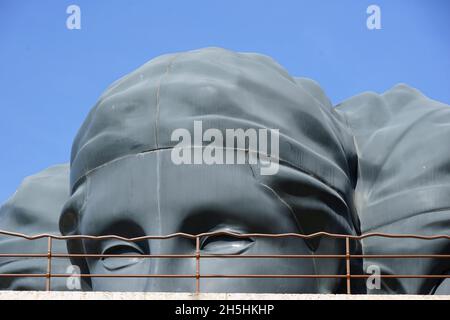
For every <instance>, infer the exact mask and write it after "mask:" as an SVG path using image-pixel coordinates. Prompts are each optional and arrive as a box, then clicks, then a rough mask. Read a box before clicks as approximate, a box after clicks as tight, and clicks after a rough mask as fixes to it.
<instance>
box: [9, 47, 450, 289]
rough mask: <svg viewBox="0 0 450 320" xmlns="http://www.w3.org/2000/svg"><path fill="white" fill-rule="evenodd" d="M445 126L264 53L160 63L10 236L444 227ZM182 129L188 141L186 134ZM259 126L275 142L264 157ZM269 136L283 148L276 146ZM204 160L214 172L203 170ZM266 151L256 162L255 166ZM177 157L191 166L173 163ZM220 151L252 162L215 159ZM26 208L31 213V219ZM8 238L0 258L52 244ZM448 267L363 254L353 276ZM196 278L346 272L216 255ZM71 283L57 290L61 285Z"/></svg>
mask: <svg viewBox="0 0 450 320" xmlns="http://www.w3.org/2000/svg"><path fill="white" fill-rule="evenodd" d="M198 124H201V125H200V130H198V129H199V127H198ZM196 125H197V127H196ZM449 128H450V108H449V106H447V105H444V104H442V103H439V102H436V101H433V100H430V99H428V98H426V97H424V96H423V95H421V94H420V93H419V92H418V91H417V90H414V89H411V88H409V87H407V86H404V85H400V86H396V87H395V88H393V89H392V90H390V91H388V92H386V93H385V94H383V95H378V94H374V93H365V94H362V95H359V96H356V97H353V98H351V99H349V100H347V101H345V102H344V103H342V104H341V105H339V106H337V108H333V107H332V105H331V103H330V101H329V99H328V98H327V97H326V95H325V93H324V92H323V91H322V89H321V88H320V86H319V85H318V84H317V83H315V82H314V81H312V80H309V79H305V78H292V77H291V76H289V74H288V73H287V72H286V71H285V70H284V69H283V68H282V67H280V66H279V65H278V64H277V63H276V62H274V61H273V60H272V59H270V58H268V57H266V56H262V55H258V54H251V53H235V52H231V51H227V50H223V49H219V48H207V49H202V50H196V51H190V52H185V53H178V54H170V55H164V56H161V57H158V58H156V59H153V60H151V61H150V62H148V63H147V64H145V65H143V66H142V67H140V68H138V69H137V70H135V71H134V72H132V73H131V74H129V75H127V76H125V77H124V78H122V79H120V80H119V81H117V82H115V83H114V84H113V85H112V86H111V87H109V88H108V89H107V90H106V92H105V93H104V94H103V95H102V96H101V97H100V99H99V101H98V103H97V104H96V105H95V107H94V108H93V109H92V110H91V112H90V113H89V115H88V117H87V119H86V121H85V122H84V124H83V125H82V127H81V128H80V130H79V132H78V134H77V136H76V138H75V140H74V143H73V146H72V156H71V168H70V181H67V176H66V175H67V168H64V169H63V168H60V169H58V170H60V171H57V170H56V169H50V171H51V174H49V172H47V171H46V173H45V176H46V177H47V178H46V179H34V178H33V179H31V180H28V181H33V184H32V185H33V188H30V187H21V189H20V190H19V192H18V193H17V194H16V195H15V196H14V197H13V198H12V200H10V201H9V202H8V203H7V204H6V205H5V206H4V207H3V208H2V211H1V213H0V229H13V231H18V232H22V233H27V234H36V233H43V232H49V233H57V232H56V230H55V228H56V223H57V222H56V219H57V218H56V216H58V214H59V212H61V216H60V220H59V227H60V230H61V233H62V234H64V235H77V234H88V235H106V234H116V235H120V236H124V237H139V236H144V235H167V234H171V233H176V232H185V233H191V234H198V233H203V232H208V231H231V232H235V233H288V232H293V233H303V234H310V233H315V232H319V231H328V232H331V233H342V234H354V235H357V234H361V232H362V233H367V232H386V233H416V234H422V235H434V234H448V233H449V230H450V223H449V221H450V214H449V211H448V207H449V205H448V203H447V202H448V201H450V200H448V199H450V198H449V197H448V194H449V192H448V190H449V183H448V182H447V179H448V177H449V173H450V172H449V166H448V162H449V161H448V160H449V155H450V150H449V149H448V148H447V147H446V145H447V142H448V141H449V138H450V136H449V135H450V129H449ZM231 129H232V130H238V129H242V132H244V133H245V132H247V133H248V132H250V131H245V130H256V131H255V132H257V134H258V135H257V136H255V137H257V138H258V144H257V147H256V148H255V146H254V145H253V144H252V142H251V141H252V137H253V136H252V135H251V134H248V135H246V136H245V135H244V136H245V137H244V139H242V140H241V141H240V142H239V139H240V138H239V137H232V140H233V142H236V145H234V144H231V145H230V146H229V145H227V144H226V143H225V140H226V139H225V138H227V137H228V136H227V134H226V132H227V130H231ZM267 129H269V131H270V129H273V130H279V132H278V133H277V134H276V135H275V134H274V131H270V132H269V131H267V132H266V131H264V130H267ZM177 130H181V131H177ZM211 130H212V131H211ZM177 132H178V133H179V132H184V134H185V133H186V132H187V134H188V137H189V139H187V136H186V135H184V136H183V135H179V134H174V133H177ZM208 132H209V135H208ZM264 132H265V133H267V134H268V135H267V141H265V143H266V148H261V145H263V146H264V142H262V141H264V140H263V139H261V137H264V135H260V134H261V133H264ZM211 133H214V135H212V134H211ZM269 133H270V134H269ZM199 135H200V139H198V137H199ZM274 136H275V137H278V139H275V140H276V141H278V142H279V145H277V144H273V141H274ZM174 137H175V139H174ZM180 137H183V139H182V141H181V140H180ZM196 137H197V138H196ZM185 138H186V140H188V141H185ZM222 140H224V141H222ZM228 141H229V140H227V142H228ZM181 142H183V143H181ZM185 142H189V143H187V144H184V143H185ZM239 143H240V144H239ZM205 154H206V155H208V154H209V155H210V158H209V159H210V160H211V157H212V159H215V161H216V163H214V164H211V163H207V162H205V161H206V160H205ZM255 154H256V155H257V156H258V158H257V159H258V161H256V162H254V163H253V162H251V159H253V158H252V157H253V156H254V155H255ZM174 155H176V156H179V157H180V158H183V159H190V160H189V161H192V163H191V164H187V163H179V162H177V161H174ZM219 155H222V156H223V157H224V159H228V158H227V156H228V155H230V157H231V159H233V161H234V160H236V161H235V162H238V161H239V160H238V159H239V157H241V160H242V159H243V160H245V161H244V163H240V164H235V162H233V161H231V162H230V163H228V164H220V163H217V162H218V159H220V157H219ZM185 157H186V158H185ZM219 162H220V161H219ZM225 162H226V161H225ZM268 169H270V170H268ZM273 169H276V170H273ZM55 170H56V171H55ZM268 171H269V173H267V172H268ZM41 176H42V174H40V175H38V176H37V177H41ZM54 179H56V180H54ZM26 186H27V184H26ZM67 187H69V190H70V192H69V190H67V189H66V188H67ZM19 195H23V196H21V197H19ZM50 195H51V197H49V196H50ZM55 195H56V196H55ZM63 202H64V205H63ZM61 207H62V210H60V209H61ZM22 208H26V210H25V211H24V212H31V213H27V215H26V217H27V218H26V219H24V218H23V214H22V211H23V210H22ZM5 217H7V219H5ZM47 218H49V219H50V220H49V221H50V222H48V223H47V222H45V221H47V220H46V219H47ZM53 219H55V220H53ZM360 219H361V225H360V222H359V220H360ZM7 241H9V242H7ZM7 241H6V240H2V239H0V252H4V251H6V252H11V251H22V252H23V251H29V250H37V251H39V252H42V251H44V252H45V249H46V243H45V241H43V244H42V247H36V248H34V247H33V248H29V247H27V246H29V245H30V243H29V242H26V241H23V240H20V245H19V242H17V243H18V244H17V245H16V244H15V243H16V242H15V241H17V240H14V241H13V240H7ZM10 243H14V245H12V246H11V245H10ZM344 244H345V242H344V241H343V240H342V239H340V240H335V239H330V238H320V237H319V238H313V239H308V240H300V239H293V238H290V239H278V240H275V239H264V238H243V239H238V238H233V237H231V236H220V237H208V238H203V239H202V241H201V251H202V253H235V254H241V255H246V254H270V253H273V254H313V253H317V254H343V253H344V252H345V247H344ZM351 244H352V247H351V253H353V254H359V253H361V250H362V249H361V243H359V242H357V241H352V242H351ZM449 245H450V242H449V241H448V240H432V241H425V240H411V239H401V240H397V239H396V240H392V239H386V238H367V239H364V240H363V241H362V248H363V250H364V253H367V254H377V253H380V254H383V253H386V254H399V253H401V254H404V253H414V254H417V253H424V254H432V253H436V254H448V252H450V250H449V249H450V247H449ZM67 246H68V251H69V252H70V253H89V254H97V253H107V254H127V253H131V254H149V253H151V254H177V253H180V254H193V253H194V252H195V243H194V241H193V240H189V239H185V238H175V239H171V240H150V241H140V242H138V243H130V242H125V241H118V240H104V241H94V240H71V241H68V242H67ZM58 250H60V251H61V252H62V251H64V250H65V248H62V247H61V248H58ZM32 252H34V251H32ZM447 260H448V259H447ZM447 260H445V259H443V260H437V259H422V260H420V261H419V262H417V260H408V259H406V260H400V259H396V260H387V259H367V260H366V261H364V268H363V265H362V261H359V260H356V259H353V261H352V266H351V270H352V274H357V273H363V270H366V269H367V268H368V267H370V266H378V267H380V268H381V272H382V273H383V274H415V273H418V274H419V273H420V274H445V273H448V272H450V268H449V263H448V261H447ZM64 263H68V262H64ZM72 263H73V264H76V265H79V266H80V267H81V271H82V272H83V273H92V274H105V273H106V274H120V273H127V274H132V273H137V274H177V273H178V274H194V273H195V260H194V259H131V258H120V259H117V258H103V259H97V258H95V259H94V258H86V259H84V258H83V259H73V260H72ZM44 266H46V263H45V262H43V263H42V266H40V265H39V266H38V265H37V264H35V263H33V264H32V266H31V267H28V265H27V264H24V263H22V262H16V261H15V262H14V263H13V264H8V263H3V264H2V263H1V262H0V272H1V273H5V272H16V271H17V272H28V271H29V270H36V272H39V273H40V272H45V271H43V269H42V268H43V267H44ZM12 267H14V268H12ZM62 272H64V271H62ZM201 273H202V274H345V264H344V260H342V259H308V260H306V259H305V260H301V259H285V260H280V259H258V260H257V259H238V258H234V259H219V258H216V259H203V260H202V266H201ZM41 280H42V279H37V280H36V279H28V280H16V281H14V282H11V281H10V282H5V280H2V279H1V278H0V284H1V285H0V288H1V287H3V288H11V289H17V288H22V289H35V288H38V289H41V288H42V287H43V283H44V281H43V280H42V281H41ZM39 281H41V282H39ZM200 283H201V288H200V289H201V291H202V292H278V293H305V292H308V293H311V292H317V293H340V292H344V290H345V283H344V281H342V280H341V279H248V278H244V279H201V282H200ZM60 284H61V285H58V284H55V280H54V281H53V286H55V285H56V286H58V288H61V289H63V290H64V286H63V285H62V284H63V282H60ZM90 285H92V288H93V290H106V291H179V292H192V291H194V290H195V280H194V279H142V278H135V279H120V278H115V279H111V278H92V283H90ZM89 288H90V287H89V286H87V285H85V287H84V289H85V290H88V289H89ZM352 292H353V293H365V292H366V288H365V280H355V279H352ZM369 292H370V293H421V294H449V293H450V282H449V281H448V280H446V281H441V280H439V279H384V280H383V281H382V286H381V289H376V290H369Z"/></svg>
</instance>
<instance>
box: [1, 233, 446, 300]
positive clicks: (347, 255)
mask: <svg viewBox="0 0 450 320" xmlns="http://www.w3.org/2000/svg"><path fill="white" fill-rule="evenodd" d="M0 235H4V236H11V237H19V238H23V239H26V240H38V239H43V238H46V239H47V243H48V249H47V252H45V253H1V252H0V258H1V257H8V258H47V272H46V273H41V274H25V273H9V274H0V278H1V277H37V278H46V290H47V291H50V290H51V279H52V278H64V277H71V276H73V275H70V274H57V273H52V259H54V258H139V259H152V258H173V259H186V258H188V259H195V262H196V263H195V264H196V265H195V274H80V275H77V276H80V277H97V278H192V279H195V281H196V293H200V279H202V278H284V279H286V278H316V279H317V278H334V279H339V278H341V279H346V287H347V294H351V279H354V278H369V277H371V276H372V275H368V274H352V273H351V267H350V265H351V264H350V261H351V259H361V258H363V259H364V258H376V259H378V258H380V259H393V258H398V259H406V258H408V259H411V258H414V259H422V258H433V259H449V258H450V254H371V255H368V254H351V252H350V248H351V247H350V241H351V240H362V239H364V238H369V237H385V238H396V239H399V238H409V239H420V240H437V239H446V240H450V235H433V236H422V235H417V234H388V233H367V234H363V235H360V236H356V235H345V234H334V233H328V232H317V233H313V234H309V235H304V234H298V233H282V234H264V233H248V234H237V233H232V232H223V231H218V232H207V233H201V234H196V235H194V234H188V233H174V234H170V235H166V236H143V237H136V238H125V237H121V236H117V235H104V236H89V235H73V236H56V235H51V234H39V235H35V236H28V235H24V234H21V233H15V232H9V231H3V230H0ZM214 236H230V237H236V238H287V237H293V238H300V239H311V238H315V237H330V238H334V239H343V240H345V254H301V255H300V254H245V255H240V254H204V253H201V250H200V239H201V238H202V237H214ZM176 237H184V238H189V239H193V240H195V247H196V249H195V253H194V254H61V253H53V252H52V241H53V240H75V239H77V240H82V239H90V240H107V239H116V240H122V241H126V242H138V241H144V240H164V239H171V238H176ZM208 258H241V259H242V258H244V259H255V258H256V259H265V258H270V259H274V258H277V259H284V258H288V259H345V262H346V263H345V266H346V268H345V269H346V273H345V274H289V275H282V274H202V273H201V272H200V270H201V265H200V261H201V260H202V259H208ZM377 277H380V278H438V279H444V278H450V274H437V275H434V274H394V275H392V274H380V275H377Z"/></svg>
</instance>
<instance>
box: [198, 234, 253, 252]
mask: <svg viewBox="0 0 450 320" xmlns="http://www.w3.org/2000/svg"><path fill="white" fill-rule="evenodd" d="M253 243H254V240H253V239H251V238H237V237H233V236H228V235H217V236H205V237H203V238H202V240H201V243H200V249H201V250H202V251H206V252H208V253H212V254H241V253H243V252H245V251H247V250H248V249H249V248H250V247H251V246H252V245H253Z"/></svg>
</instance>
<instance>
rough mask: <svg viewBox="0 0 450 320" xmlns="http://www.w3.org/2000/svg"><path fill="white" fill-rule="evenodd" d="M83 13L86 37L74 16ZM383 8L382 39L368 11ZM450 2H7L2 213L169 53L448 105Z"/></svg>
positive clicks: (1, 32)
mask: <svg viewBox="0 0 450 320" xmlns="http://www.w3.org/2000/svg"><path fill="white" fill-rule="evenodd" d="M71 4H76V5H78V6H79V7H80V8H81V30H68V29H67V28H66V19H67V17H68V14H66V8H67V7H68V6H69V5H71ZM370 4H376V5H378V6H380V8H381V24H382V29H381V30H368V29H367V27H366V19H367V17H368V15H367V13H366V9H367V7H368V6H369V5H370ZM449 9H450V1H446V0H441V1H439V0H422V1H419V0H389V1H380V0H372V1H365V0H352V1H351V0H342V1H338V0H329V1H318V0H310V1H301V0H293V1H280V0H278V1H264V0H259V1H257V0H247V1H242V0H240V1H238V0H221V1H219V0H216V1H214V0H209V1H207V0H190V1H182V0H179V1H174V0H168V1H167V0H166V1H162V0H160V1H152V0H148V1H144V0H142V1H137V0H127V1H125V0H123V1H119V0H115V1H113V0H72V1H65V0H58V1H54V0H53V1H52V0H47V1H45V0H41V1H31V0H29V1H26V0H22V1H16V0H0V99H1V100H0V108H1V116H0V148H1V151H0V203H1V202H3V201H4V200H6V199H7V198H8V197H9V196H10V195H11V194H12V193H13V192H14V191H15V190H16V188H17V186H18V185H19V183H20V182H21V180H22V179H23V178H24V177H26V176H27V175H30V174H33V173H36V172H38V171H40V170H42V169H44V168H46V167H48V166H50V165H52V164H56V163H63V162H67V161H68V160H69V156H70V148H71V143H72V139H73V138H74V136H75V134H76V132H77V130H78V128H79V126H80V125H81V123H82V121H83V119H84V118H85V116H86V114H87V113H88V111H89V109H90V108H91V107H92V106H93V105H94V103H95V101H96V99H97V98H98V97H99V95H100V94H101V92H102V91H103V90H104V89H105V88H106V87H107V86H108V85H109V84H110V83H111V82H113V81H114V80H116V79H118V78H119V77H121V76H123V75H125V74H127V73H128V72H130V71H132V70H133V69H135V68H136V67H138V66H140V65H141V64H143V63H145V62H146V61H148V60H150V59H151V58H153V57H155V56H158V55H160V54H163V53H167V52H174V51H182V50H190V49H197V48H201V47H207V46H220V47H225V48H228V49H232V50H237V51H253V52H259V53H263V54H267V55H270V56H272V57H273V58H274V59H275V60H277V61H278V62H279V63H280V64H281V65H283V66H284V67H285V68H286V69H287V70H288V71H289V72H290V73H291V74H292V75H294V76H302V77H309V78H313V79H315V80H316V81H318V82H319V83H320V84H321V85H322V87H323V88H324V89H325V91H326V93H327V94H328V96H329V97H330V99H331V100H332V101H333V103H335V104H337V103H338V102H340V101H342V100H343V99H346V98H348V97H350V96H352V95H355V94H358V93H361V92H363V91H367V90H371V91H377V92H383V91H385V90H387V89H389V88H390V87H392V86H393V85H394V84H396V83H399V82H404V83H407V84H409V85H411V86H414V87H417V88H419V89H420V90H421V91H423V92H424V93H425V94H426V95H428V96H429V97H431V98H433V99H436V100H440V101H443V102H446V103H448V104H450V90H449V89H450V86H449V84H450V41H449V39H450V37H449V33H450V10H449Z"/></svg>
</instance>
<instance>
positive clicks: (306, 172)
mask: <svg viewBox="0 0 450 320" xmlns="http://www.w3.org/2000/svg"><path fill="white" fill-rule="evenodd" d="M203 147H204V146H189V147H159V148H158V149H148V150H144V151H140V152H138V153H132V154H126V155H124V156H121V157H118V158H115V159H113V160H111V161H108V162H106V163H104V164H102V165H100V166H98V167H95V168H93V169H90V170H88V171H86V173H85V174H84V175H83V176H81V177H80V178H78V179H77V181H76V182H74V184H73V185H74V187H73V189H74V190H75V189H76V188H77V187H78V184H79V182H80V180H81V179H82V178H83V177H87V176H88V175H90V174H91V173H93V172H95V171H97V170H98V169H101V168H103V167H105V166H107V165H109V164H112V163H115V162H118V161H121V160H123V159H126V158H129V157H132V156H136V155H139V154H147V153H152V152H157V151H162V150H171V149H181V148H203ZM222 149H225V150H227V149H233V150H236V151H247V152H255V153H259V154H263V155H265V156H267V157H268V158H272V159H275V160H278V162H279V163H280V164H281V163H286V164H288V165H289V166H291V167H293V168H294V169H296V170H298V171H300V172H302V173H304V174H306V175H308V176H310V177H312V178H314V179H316V180H318V181H320V182H321V183H323V184H324V185H326V186H327V187H329V188H331V189H333V190H334V191H336V192H337V193H338V194H339V195H340V196H341V198H342V199H345V196H344V195H343V194H342V192H341V191H340V190H338V188H336V187H334V186H333V185H331V184H330V183H328V182H327V181H325V180H323V179H322V178H320V177H319V176H317V175H316V174H315V173H312V172H309V171H308V170H306V169H304V168H303V167H302V166H299V165H296V164H294V163H292V162H290V161H289V160H286V159H282V158H279V157H274V156H272V155H270V156H269V155H268V154H266V153H261V152H259V151H255V150H250V149H242V148H227V147H222Z"/></svg>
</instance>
